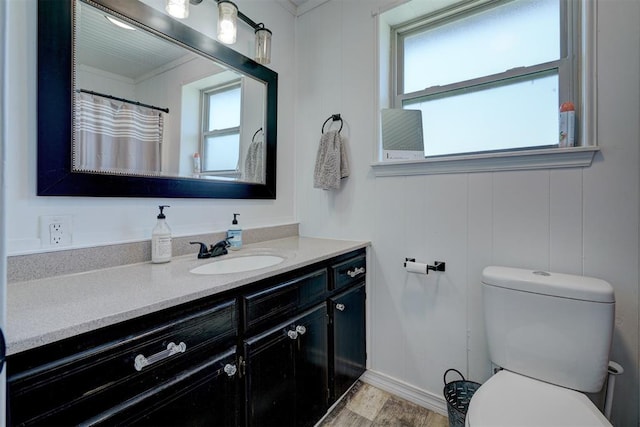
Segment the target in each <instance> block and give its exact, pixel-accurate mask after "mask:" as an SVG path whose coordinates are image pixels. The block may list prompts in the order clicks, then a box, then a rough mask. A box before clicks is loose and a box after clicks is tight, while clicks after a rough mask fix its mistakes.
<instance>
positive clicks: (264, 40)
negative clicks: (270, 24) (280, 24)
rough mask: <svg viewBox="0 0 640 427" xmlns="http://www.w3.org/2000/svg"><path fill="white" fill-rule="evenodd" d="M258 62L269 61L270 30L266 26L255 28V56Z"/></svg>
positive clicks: (265, 62)
mask: <svg viewBox="0 0 640 427" xmlns="http://www.w3.org/2000/svg"><path fill="white" fill-rule="evenodd" d="M255 60H256V62H257V63H259V64H268V63H269V62H271V31H269V30H267V29H266V28H264V27H262V28H258V29H256V57H255Z"/></svg>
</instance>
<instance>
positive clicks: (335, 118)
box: [321, 114, 344, 133]
mask: <svg viewBox="0 0 640 427" xmlns="http://www.w3.org/2000/svg"><path fill="white" fill-rule="evenodd" d="M329 120H332V123H333V122H335V121H336V120H340V129H338V133H340V131H341V130H342V126H343V125H344V122H343V121H342V117H340V114H332V115H331V117H329V118H328V119H327V120H325V121H324V123H323V124H322V131H321V133H324V127H325V125H326V124H327V122H328V121H329Z"/></svg>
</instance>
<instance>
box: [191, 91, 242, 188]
mask: <svg viewBox="0 0 640 427" xmlns="http://www.w3.org/2000/svg"><path fill="white" fill-rule="evenodd" d="M236 88H240V89H242V80H233V81H231V82H227V83H225V84H222V85H218V86H214V87H209V88H206V89H202V90H201V91H200V100H201V105H202V108H201V109H200V111H201V114H200V152H201V153H202V156H203V165H202V174H203V175H212V176H223V177H230V178H238V177H239V175H240V172H239V169H238V165H236V168H235V169H214V170H207V169H204V159H205V158H206V156H207V153H206V151H205V146H206V140H207V138H208V137H211V136H214V137H215V136H226V135H238V138H240V129H241V127H242V114H240V122H239V124H238V126H234V127H230V128H224V129H214V130H211V131H210V130H208V129H209V104H210V102H209V98H210V97H211V96H212V95H215V94H218V93H221V92H226V91H229V90H232V89H236ZM241 99H242V95H241ZM240 111H241V112H242V108H240ZM238 158H240V157H238Z"/></svg>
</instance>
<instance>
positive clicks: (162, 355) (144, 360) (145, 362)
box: [133, 342, 187, 371]
mask: <svg viewBox="0 0 640 427" xmlns="http://www.w3.org/2000/svg"><path fill="white" fill-rule="evenodd" d="M186 350H187V345H186V344H185V343H183V342H181V343H180V344H178V345H176V344H175V343H172V342H170V343H169V344H167V349H166V350H162V351H161V352H159V353H156V354H152V355H151V356H149V357H144V355H142V354H139V355H137V356H136V358H135V360H134V362H133V367H134V368H136V371H141V370H142V368H144V367H145V366H149V365H152V364H154V363H157V362H159V361H161V360H163V359H166V358H167V357H171V356H173V355H174V354H177V353H184V352H185V351H186Z"/></svg>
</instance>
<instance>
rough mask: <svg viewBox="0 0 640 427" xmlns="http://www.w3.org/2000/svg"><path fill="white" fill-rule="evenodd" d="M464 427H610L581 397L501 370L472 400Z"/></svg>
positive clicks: (596, 409)
mask: <svg viewBox="0 0 640 427" xmlns="http://www.w3.org/2000/svg"><path fill="white" fill-rule="evenodd" d="M466 424H467V426H470V427H480V426H536V427H540V426H581V427H582V426H585V427H586V426H611V423H609V421H608V420H607V419H606V417H605V416H604V415H603V414H602V413H601V412H600V411H599V410H598V408H596V407H595V405H594V404H593V403H592V402H591V401H590V400H589V398H587V396H585V395H584V394H582V393H580V392H577V391H575V390H569V389H566V388H562V387H558V386H556V385H552V384H549V383H545V382H542V381H538V380H534V379H532V378H528V377H525V376H523V375H518V374H514V373H512V372H508V371H505V370H502V371H500V372H498V373H497V374H495V375H494V376H492V377H491V378H489V379H488V380H487V381H486V382H485V383H484V384H483V385H482V387H480V388H479V389H478V390H477V391H476V393H475V394H474V395H473V398H472V399H471V403H470V405H469V411H468V412H467V420H466Z"/></svg>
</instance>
